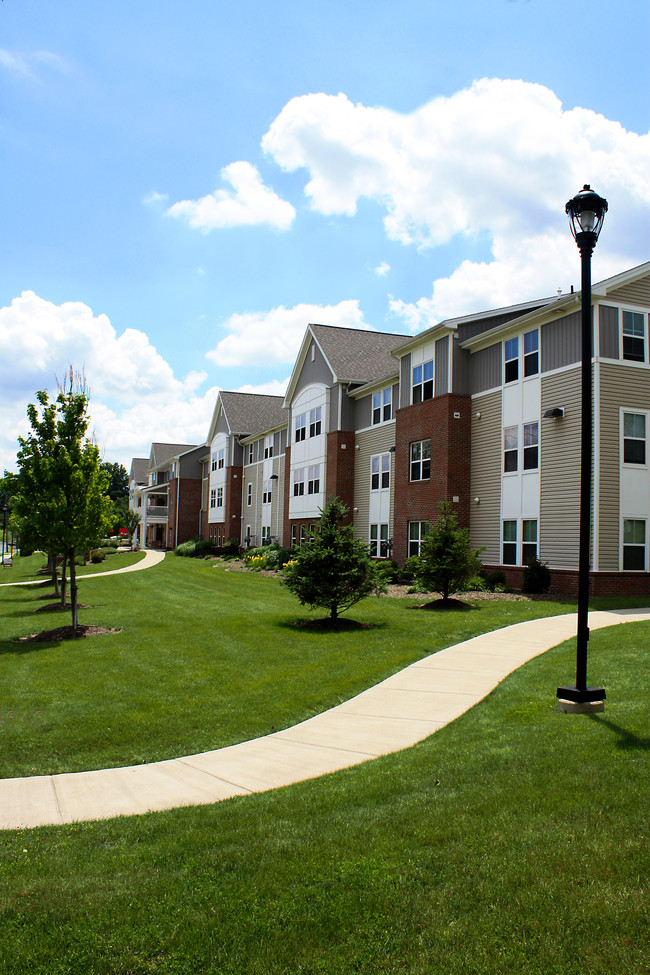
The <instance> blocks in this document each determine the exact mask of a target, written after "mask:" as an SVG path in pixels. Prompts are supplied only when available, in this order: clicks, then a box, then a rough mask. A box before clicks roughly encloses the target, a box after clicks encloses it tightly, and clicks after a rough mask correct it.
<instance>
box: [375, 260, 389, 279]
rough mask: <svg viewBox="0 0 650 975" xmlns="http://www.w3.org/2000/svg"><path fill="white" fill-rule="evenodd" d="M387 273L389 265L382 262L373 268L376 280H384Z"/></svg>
mask: <svg viewBox="0 0 650 975" xmlns="http://www.w3.org/2000/svg"><path fill="white" fill-rule="evenodd" d="M389 271H390V264H387V263H386V261H382V262H381V264H378V265H377V267H376V268H375V274H376V275H377V277H378V278H385V277H386V275H387V274H388V272H389Z"/></svg>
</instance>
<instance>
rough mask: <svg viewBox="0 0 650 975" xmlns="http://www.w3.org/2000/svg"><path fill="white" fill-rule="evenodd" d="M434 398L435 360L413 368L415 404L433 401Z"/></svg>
mask: <svg viewBox="0 0 650 975" xmlns="http://www.w3.org/2000/svg"><path fill="white" fill-rule="evenodd" d="M432 396H433V359H429V361H428V362H423V363H422V365H421V366H413V402H414V403H421V402H422V400H425V399H431V398H432Z"/></svg>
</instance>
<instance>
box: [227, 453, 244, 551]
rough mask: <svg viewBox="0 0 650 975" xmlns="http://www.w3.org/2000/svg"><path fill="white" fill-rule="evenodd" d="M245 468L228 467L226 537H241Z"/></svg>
mask: <svg viewBox="0 0 650 975" xmlns="http://www.w3.org/2000/svg"><path fill="white" fill-rule="evenodd" d="M243 495H244V468H243V467H228V468H226V485H225V489H224V508H225V510H224V515H225V532H226V538H237V539H239V538H241V525H242V501H243Z"/></svg>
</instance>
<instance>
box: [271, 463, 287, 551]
mask: <svg viewBox="0 0 650 975" xmlns="http://www.w3.org/2000/svg"><path fill="white" fill-rule="evenodd" d="M273 473H274V474H277V475H278V479H277V481H273V482H272V485H273V486H272V489H271V490H272V495H271V535H275V536H277V539H278V541H279V542H280V544H281V545H284V544H286V542H285V540H284V538H283V527H284V519H283V513H284V454H282V456H281V457H274V458H273Z"/></svg>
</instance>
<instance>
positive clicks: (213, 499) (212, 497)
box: [210, 488, 217, 508]
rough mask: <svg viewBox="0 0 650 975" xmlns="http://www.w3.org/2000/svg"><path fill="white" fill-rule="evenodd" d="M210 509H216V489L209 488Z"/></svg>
mask: <svg viewBox="0 0 650 975" xmlns="http://www.w3.org/2000/svg"><path fill="white" fill-rule="evenodd" d="M210 507H211V508H216V507H217V489H216V488H210Z"/></svg>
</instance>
